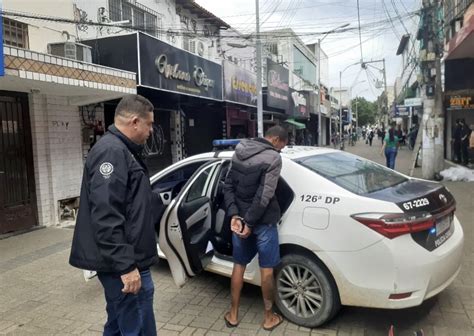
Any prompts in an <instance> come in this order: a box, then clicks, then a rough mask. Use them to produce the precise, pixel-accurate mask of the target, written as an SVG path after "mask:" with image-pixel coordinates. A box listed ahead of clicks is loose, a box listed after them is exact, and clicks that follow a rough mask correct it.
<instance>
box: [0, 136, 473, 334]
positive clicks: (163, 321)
mask: <svg viewBox="0 0 474 336" xmlns="http://www.w3.org/2000/svg"><path fill="white" fill-rule="evenodd" d="M380 149H381V144H380V143H379V142H377V141H376V140H374V146H373V147H369V146H368V145H365V144H364V143H363V142H362V141H359V143H358V144H357V145H356V146H354V147H348V148H347V150H348V151H349V152H352V153H355V154H358V155H361V156H363V157H367V158H369V159H372V160H374V161H377V162H380V163H384V158H383V157H382V156H380V155H379V152H380ZM410 156H411V151H409V150H407V149H405V148H404V149H402V150H401V151H400V153H399V155H398V157H397V163H396V169H399V170H400V171H402V172H407V171H408V169H409V161H410ZM417 173H419V172H417ZM445 184H446V185H447V187H448V188H449V189H450V190H451V192H453V194H454V195H455V197H456V200H457V216H458V218H459V219H460V221H461V223H462V224H463V227H464V230H465V238H466V243H465V249H464V261H463V268H462V270H461V273H460V274H459V276H458V277H457V278H456V280H455V281H454V283H453V284H452V285H451V286H449V287H448V288H447V289H446V290H445V291H443V292H442V293H440V294H439V295H438V296H436V297H435V298H432V299H430V300H428V301H427V302H425V303H424V304H423V305H421V306H420V307H415V308H410V309H404V310H382V309H366V308H356V307H343V309H342V310H341V311H340V313H339V314H338V315H337V316H336V317H335V318H334V320H332V321H331V322H330V323H328V324H327V325H325V326H324V327H322V328H318V329H313V330H310V329H307V328H303V327H298V326H296V325H294V324H292V323H288V322H287V321H285V322H284V323H283V324H282V325H281V326H280V327H278V328H277V329H275V330H274V331H273V332H271V333H269V332H266V331H264V330H263V329H262V328H261V325H260V324H261V321H262V318H263V317H262V309H263V306H262V302H261V293H260V289H259V288H258V287H256V286H252V285H247V284H246V285H245V286H244V290H243V293H242V308H241V317H242V322H241V323H240V325H239V327H238V328H236V329H234V330H232V329H227V328H226V327H225V324H224V320H223V314H224V312H225V311H226V310H227V309H228V307H229V303H230V293H229V292H230V289H229V287H230V281H229V279H228V278H225V277H222V276H218V275H215V274H211V273H204V274H202V275H200V276H198V277H196V278H193V279H191V281H189V282H188V283H187V284H186V285H185V286H184V287H183V288H181V289H177V288H176V287H175V285H174V283H173V280H172V278H171V273H170V270H169V267H168V264H167V263H166V262H165V261H162V262H161V263H160V264H159V265H157V266H156V267H154V268H153V270H152V273H153V278H154V282H155V302H154V307H155V314H156V318H157V327H158V329H159V331H158V333H159V335H160V336H166V335H195V336H198V335H216V336H217V335H229V334H232V335H296V336H298V335H367V336H377V335H387V334H388V330H389V328H390V325H392V324H393V325H395V334H396V335H397V336H399V335H407V336H408V335H413V331H415V330H418V329H420V328H423V330H424V331H425V335H436V336H449V335H453V336H454V335H455V336H463V335H466V336H467V335H474V328H473V326H474V248H473V246H474V245H473V244H472V240H473V238H474V236H473V228H472V226H473V222H474V219H473V216H472V209H473V208H474V183H465V182H446V183H445ZM72 233H73V232H72V230H71V229H66V228H47V229H42V230H36V231H32V232H29V233H26V234H22V235H18V236H13V237H10V238H8V239H4V240H0V251H1V252H0V335H4V334H7V335H35V336H36V335H101V334H102V327H103V324H104V322H105V301H104V299H103V292H102V288H101V286H100V284H99V282H98V281H97V279H92V280H91V281H89V282H85V281H84V278H83V276H82V272H80V271H79V270H77V269H74V268H72V267H70V266H69V265H68V257H69V248H70V244H71V238H72Z"/></svg>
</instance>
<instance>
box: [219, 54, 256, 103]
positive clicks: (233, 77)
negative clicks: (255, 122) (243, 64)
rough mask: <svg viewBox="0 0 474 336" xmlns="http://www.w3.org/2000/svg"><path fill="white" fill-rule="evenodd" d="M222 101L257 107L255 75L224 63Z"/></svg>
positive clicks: (231, 64) (226, 62)
mask: <svg viewBox="0 0 474 336" xmlns="http://www.w3.org/2000/svg"><path fill="white" fill-rule="evenodd" d="M224 100H227V101H231V102H235V103H241V104H246V105H252V106H257V75H256V74H254V73H252V72H250V71H248V70H245V69H242V68H240V67H238V66H237V65H235V64H233V63H230V62H228V61H225V62H224Z"/></svg>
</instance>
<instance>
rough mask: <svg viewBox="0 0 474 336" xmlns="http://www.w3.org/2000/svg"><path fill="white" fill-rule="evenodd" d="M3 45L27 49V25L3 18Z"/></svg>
mask: <svg viewBox="0 0 474 336" xmlns="http://www.w3.org/2000/svg"><path fill="white" fill-rule="evenodd" d="M3 43H4V44H5V45H8V46H12V47H18V48H23V49H28V47H29V43H28V25H27V24H25V23H22V22H19V21H15V20H12V19H8V18H5V17H4V18H3Z"/></svg>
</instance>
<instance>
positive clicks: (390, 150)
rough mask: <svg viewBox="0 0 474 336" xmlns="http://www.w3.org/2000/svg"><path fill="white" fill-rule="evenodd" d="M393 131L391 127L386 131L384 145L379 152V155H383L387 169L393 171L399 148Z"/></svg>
mask: <svg viewBox="0 0 474 336" xmlns="http://www.w3.org/2000/svg"><path fill="white" fill-rule="evenodd" d="M395 132H396V131H395V129H394V127H393V125H392V126H391V127H390V129H389V130H388V133H387V135H386V136H385V139H384V143H383V146H382V150H381V151H380V155H383V153H385V159H386V161H387V167H388V168H391V169H395V159H396V157H397V152H398V146H399V142H398V141H399V139H398V137H397V136H396V135H395Z"/></svg>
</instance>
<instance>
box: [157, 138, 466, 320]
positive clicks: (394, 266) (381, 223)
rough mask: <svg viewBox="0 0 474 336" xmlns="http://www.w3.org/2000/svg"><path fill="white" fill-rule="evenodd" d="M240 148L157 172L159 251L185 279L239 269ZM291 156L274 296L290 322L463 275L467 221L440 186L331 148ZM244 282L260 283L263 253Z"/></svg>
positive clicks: (411, 297)
mask: <svg viewBox="0 0 474 336" xmlns="http://www.w3.org/2000/svg"><path fill="white" fill-rule="evenodd" d="M224 144H225V143H224ZM232 154H233V151H231V150H223V151H215V152H211V153H206V154H200V155H196V156H192V157H190V158H187V159H185V160H182V161H180V162H178V163H176V164H174V165H172V166H170V167H168V168H167V169H165V170H163V171H161V172H159V173H158V174H156V175H155V176H153V177H152V179H151V182H152V188H153V190H154V191H155V192H156V193H158V194H159V195H160V197H161V199H162V201H163V204H164V205H163V209H161V210H162V211H161V215H160V216H159V218H161V223H160V224H159V225H157V230H159V233H158V235H159V253H160V255H161V256H162V257H164V256H166V258H167V259H168V262H169V265H170V268H171V272H172V275H173V278H174V280H175V282H176V284H177V285H178V286H182V285H183V284H184V283H185V281H186V279H187V278H189V277H193V276H195V275H197V274H198V273H200V272H201V271H203V270H207V271H210V272H214V273H218V274H221V275H225V276H228V277H230V276H231V272H232V266H233V264H232V246H231V232H230V228H229V223H230V219H229V218H228V217H227V216H226V214H225V211H224V204H223V195H222V187H223V183H224V178H225V175H226V173H227V170H228V169H229V163H230V160H231V157H232ZM282 157H283V168H282V172H281V180H280V183H279V185H278V188H277V190H276V196H277V198H278V201H279V203H280V206H281V209H282V213H283V216H282V218H281V221H280V222H279V223H278V229H279V237H280V247H281V248H280V253H281V257H282V259H281V265H280V267H279V268H278V270H277V271H276V272H275V273H276V274H275V276H276V291H275V292H276V294H275V300H276V305H277V306H278V308H279V309H280V311H281V312H282V313H283V315H284V316H285V317H286V318H287V319H288V320H290V321H292V322H294V323H296V324H299V325H301V326H306V327H315V326H318V325H321V324H322V323H324V322H326V321H328V320H329V319H331V318H332V317H333V316H334V315H335V314H336V313H337V312H338V310H339V308H340V306H341V304H342V305H351V306H361V307H374V308H389V309H398V308H406V307H412V306H416V305H420V304H421V303H422V302H423V301H424V300H426V299H428V298H430V297H432V296H434V295H436V294H438V293H439V292H441V291H442V290H443V289H445V288H446V287H447V286H448V285H449V284H450V283H451V282H452V281H453V280H454V278H455V277H456V275H457V274H458V272H459V270H460V265H461V256H462V249H463V240H464V238H463V230H462V227H461V225H460V223H459V221H458V219H457V218H456V216H455V215H454V211H455V207H456V203H455V200H454V198H453V196H452V195H451V193H450V192H449V191H448V190H447V189H446V188H444V187H443V186H442V185H441V184H438V183H434V182H430V181H425V180H420V179H415V178H410V177H407V176H405V175H402V174H400V173H397V172H395V171H393V170H390V169H387V168H385V167H383V166H381V165H379V164H376V163H374V162H372V161H368V160H366V159H363V158H361V157H358V156H355V155H351V154H349V153H346V152H341V151H337V150H332V149H328V148H316V147H286V148H285V149H284V150H283V151H282ZM245 280H246V281H247V282H249V283H253V284H256V285H259V284H260V272H259V268H258V261H257V259H254V260H253V261H252V262H251V263H250V264H249V265H248V267H247V270H246V273H245Z"/></svg>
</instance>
